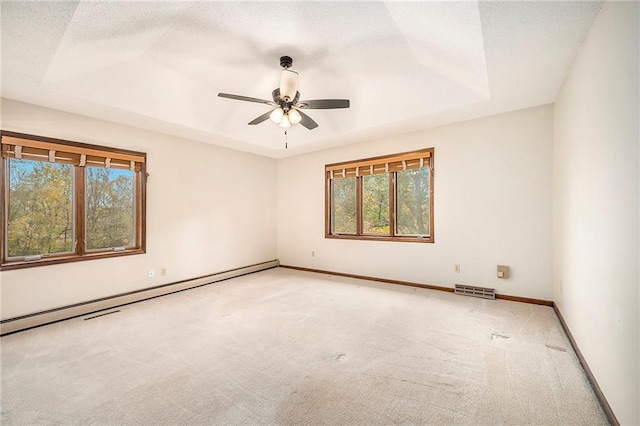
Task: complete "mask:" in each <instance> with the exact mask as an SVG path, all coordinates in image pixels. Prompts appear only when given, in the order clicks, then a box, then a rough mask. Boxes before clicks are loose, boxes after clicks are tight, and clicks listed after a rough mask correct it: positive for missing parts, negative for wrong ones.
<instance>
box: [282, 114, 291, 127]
mask: <svg viewBox="0 0 640 426" xmlns="http://www.w3.org/2000/svg"><path fill="white" fill-rule="evenodd" d="M280 127H284V128H285V129H286V128H287V127H291V121H289V116H288V115H286V114H285V115H283V116H282V121H281V122H280Z"/></svg>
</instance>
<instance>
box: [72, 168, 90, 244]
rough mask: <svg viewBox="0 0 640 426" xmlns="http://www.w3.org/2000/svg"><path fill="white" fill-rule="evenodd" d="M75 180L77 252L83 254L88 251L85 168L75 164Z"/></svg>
mask: <svg viewBox="0 0 640 426" xmlns="http://www.w3.org/2000/svg"><path fill="white" fill-rule="evenodd" d="M74 168H75V182H74V187H73V195H74V197H73V200H74V203H75V206H74V207H75V215H76V217H75V218H74V219H75V220H74V226H75V236H76V240H75V242H76V251H75V252H76V254H77V255H79V256H81V255H83V254H84V253H85V252H86V249H87V242H86V239H85V229H86V228H85V226H86V225H85V218H86V209H85V198H86V197H85V180H86V179H85V168H84V167H79V166H75V167H74Z"/></svg>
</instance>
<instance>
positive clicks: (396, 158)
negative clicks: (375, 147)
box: [324, 148, 435, 243]
mask: <svg viewBox="0 0 640 426" xmlns="http://www.w3.org/2000/svg"><path fill="white" fill-rule="evenodd" d="M415 158H428V163H429V164H428V166H425V167H428V168H429V235H428V236H412V235H396V228H397V224H396V217H397V215H396V212H397V207H398V206H397V199H396V180H397V172H398V171H401V170H398V169H397V167H396V168H394V170H390V171H389V172H388V173H389V228H390V229H389V235H372V234H364V233H363V227H364V224H363V211H362V210H363V176H362V175H358V172H356V175H355V177H356V233H355V234H333V233H332V228H333V226H332V225H333V223H332V221H333V214H332V213H333V206H332V194H333V187H332V182H333V180H334V179H332V178H331V173H332V171H334V170H336V169H340V168H343V170H346V169H354V168H356V167H357V168H360V167H365V168H366V167H374V166H372V164H384V163H392V162H395V163H397V162H401V161H403V160H406V159H415ZM414 168H415V167H414ZM384 173H387V172H384ZM433 196H434V149H433V148H427V149H423V150H419V151H410V152H403V153H399V154H392V155H385V156H381V157H371V158H365V159H361V160H355V161H346V162H342V163H333V164H327V165H326V166H325V218H324V223H325V238H331V239H338V240H364V241H396V242H410V243H434V242H435V230H434V217H433V212H434V208H433V206H434V197H433Z"/></svg>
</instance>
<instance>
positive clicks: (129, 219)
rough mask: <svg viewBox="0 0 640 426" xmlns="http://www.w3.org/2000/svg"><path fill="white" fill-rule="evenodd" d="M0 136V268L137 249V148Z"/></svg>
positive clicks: (141, 247) (140, 221)
mask: <svg viewBox="0 0 640 426" xmlns="http://www.w3.org/2000/svg"><path fill="white" fill-rule="evenodd" d="M0 137H1V142H2V162H1V163H0V171H1V173H0V175H1V181H0V186H1V190H2V197H1V200H2V209H1V210H0V211H1V214H2V228H1V233H2V244H1V246H0V247H1V250H2V253H1V258H2V266H1V267H2V269H16V268H24V267H31V266H38V265H50V264H54V263H63V262H73V261H79V260H89V259H101V258H105V257H111V256H123V255H131V254H141V253H144V252H145V249H146V247H145V231H146V230H145V216H146V154H145V153H142V152H135V151H129V150H122V149H114V148H108V147H102V146H96V145H89V144H84V143H78V142H70V141H63V140H58V139H51V138H45V137H40V136H32V135H25V134H21V133H14V132H6V131H2V132H1V133H0Z"/></svg>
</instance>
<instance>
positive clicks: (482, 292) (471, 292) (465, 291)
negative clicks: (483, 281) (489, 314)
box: [453, 284, 496, 299]
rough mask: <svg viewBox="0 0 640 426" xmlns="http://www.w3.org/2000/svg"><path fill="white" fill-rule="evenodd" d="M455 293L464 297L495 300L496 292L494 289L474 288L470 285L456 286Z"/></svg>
mask: <svg viewBox="0 0 640 426" xmlns="http://www.w3.org/2000/svg"><path fill="white" fill-rule="evenodd" d="M453 292H454V293H455V294H461V295H463V296H473V297H481V298H483V299H495V298H496V290H495V289H494V288H485V287H474V286H470V285H462V284H456V287H455V288H454V290H453Z"/></svg>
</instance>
